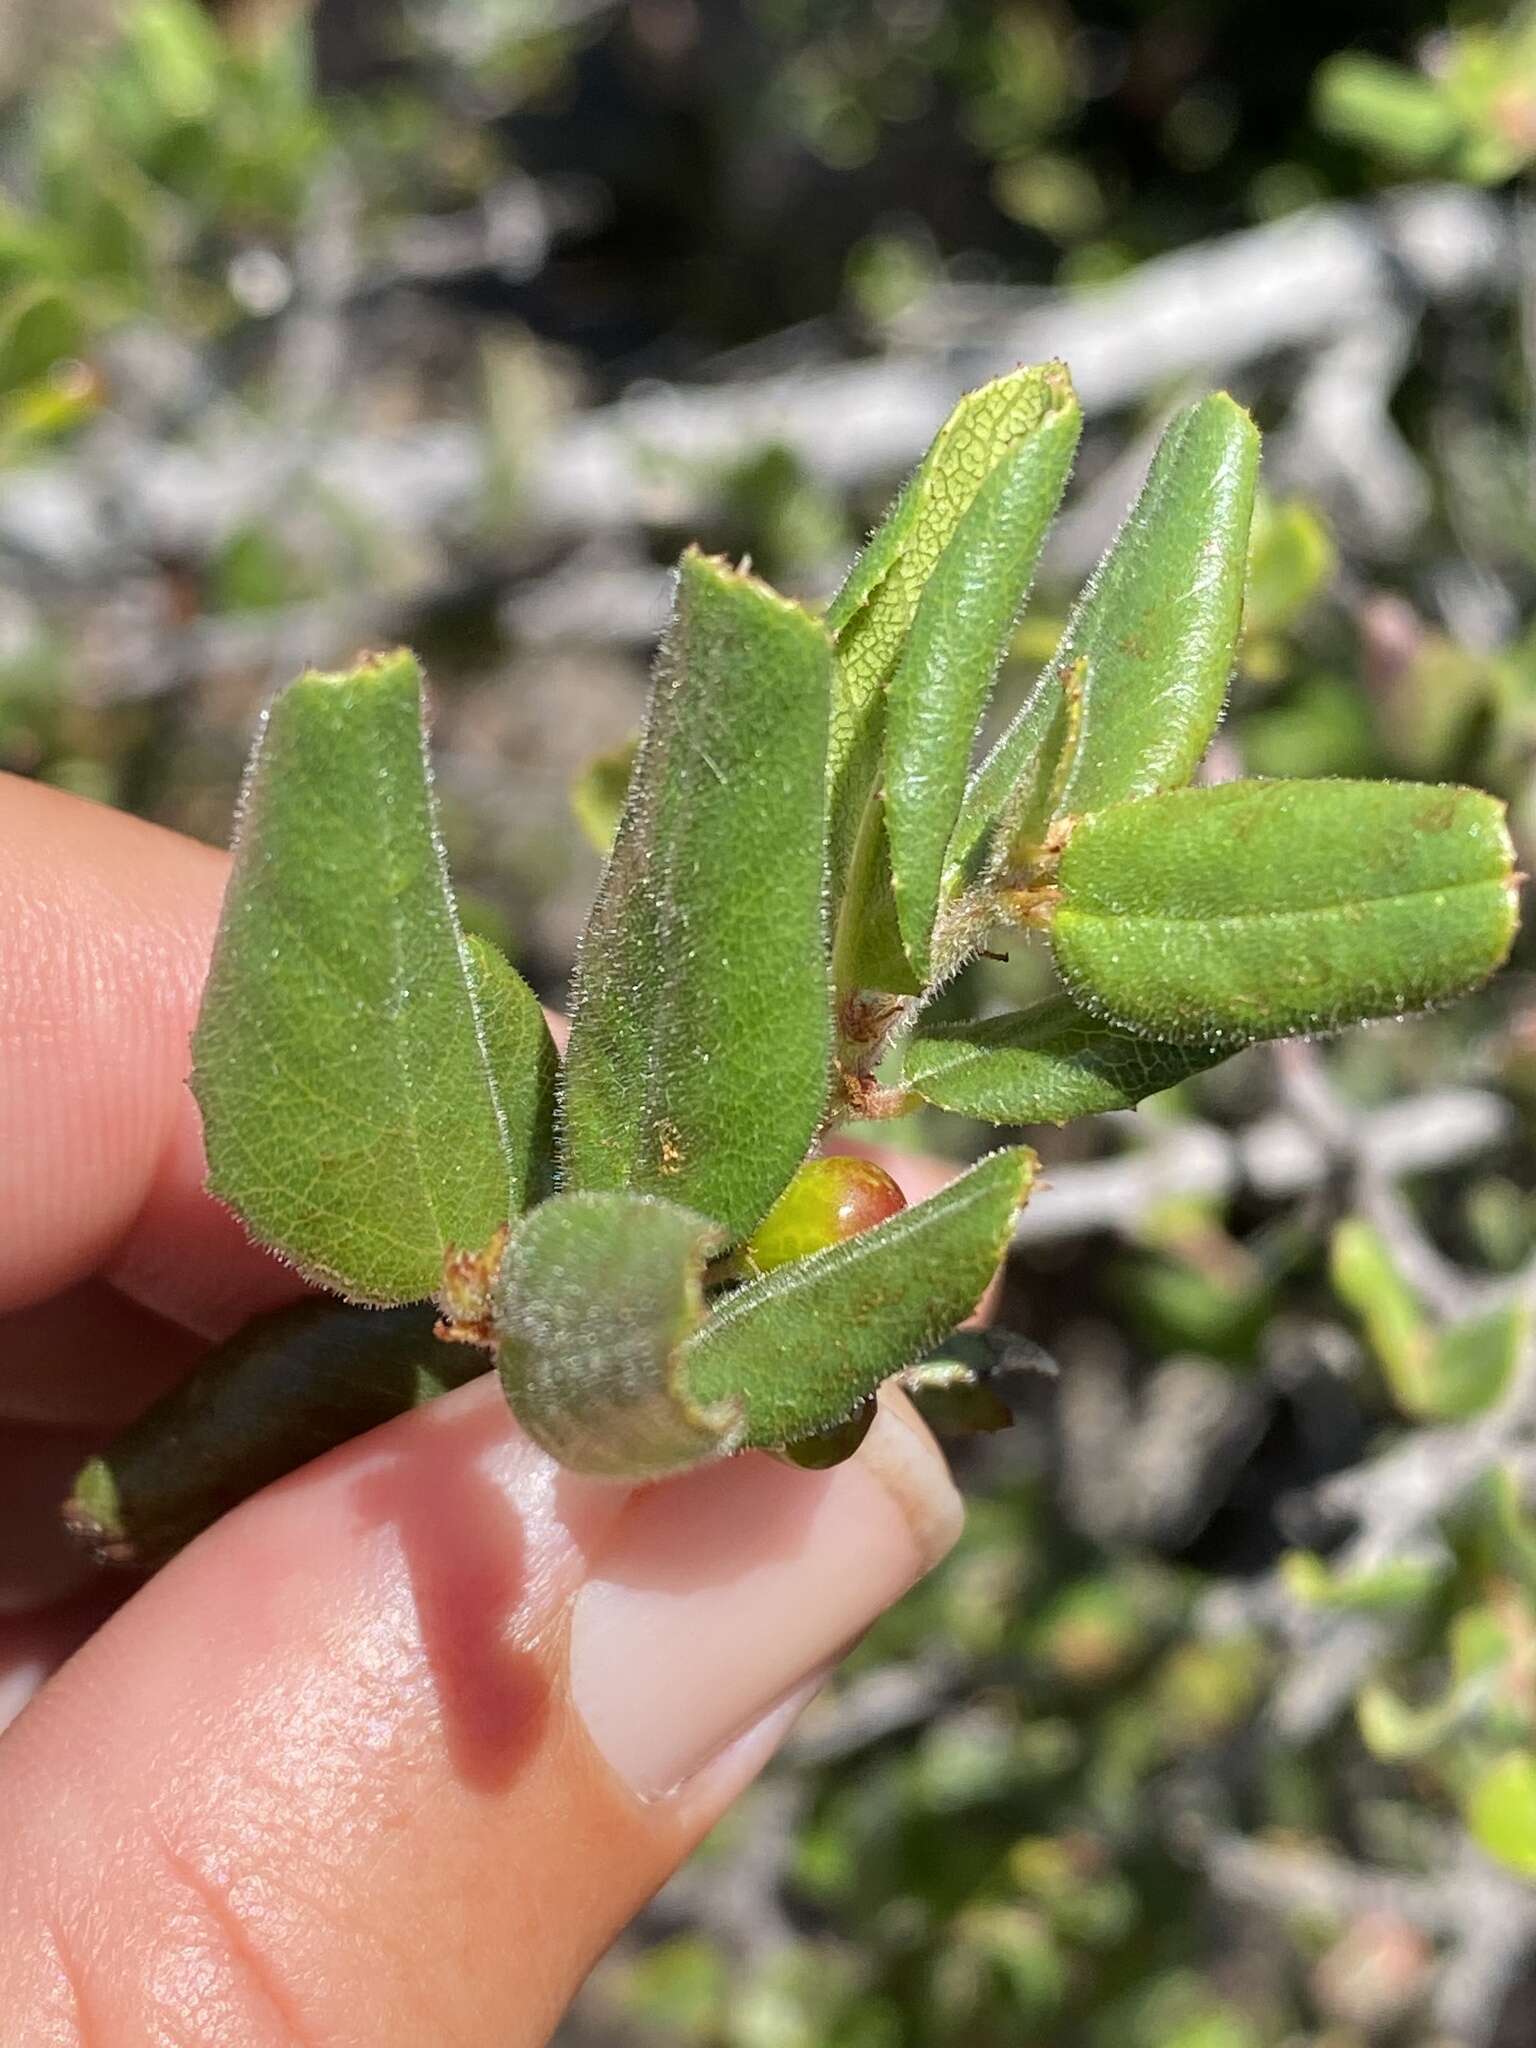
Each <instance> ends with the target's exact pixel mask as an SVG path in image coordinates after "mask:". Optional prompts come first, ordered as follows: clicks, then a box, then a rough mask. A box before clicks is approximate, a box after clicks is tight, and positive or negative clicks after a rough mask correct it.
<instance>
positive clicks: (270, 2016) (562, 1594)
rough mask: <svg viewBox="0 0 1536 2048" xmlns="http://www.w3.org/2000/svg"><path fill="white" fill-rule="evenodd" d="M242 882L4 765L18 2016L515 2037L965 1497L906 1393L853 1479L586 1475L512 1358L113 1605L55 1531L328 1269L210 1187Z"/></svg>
mask: <svg viewBox="0 0 1536 2048" xmlns="http://www.w3.org/2000/svg"><path fill="white" fill-rule="evenodd" d="M225 872H226V862H225V859H224V857H223V856H222V855H220V854H216V853H214V852H212V851H210V850H209V849H208V848H206V847H201V846H197V845H194V844H192V843H191V842H189V841H186V840H183V839H179V838H177V837H175V836H174V835H172V834H170V833H166V832H163V831H160V830H159V829H157V828H155V827H153V826H149V825H145V824H142V823H140V822H138V821H135V820H132V819H128V818H125V817H122V816H120V815H119V814H117V813H114V812H111V811H108V810H104V809H102V808H100V807H98V806H95V805H91V804H87V803H84V802H82V801H81V800H79V799H76V798H72V797H68V796H65V795H61V794H59V793H57V792H55V791H51V790H47V789H44V788H42V787H40V786H38V785H35V784H30V783H24V782H20V781H17V780H15V779H13V778H10V777H5V776H0V1721H4V1720H5V1719H7V1718H9V1717H10V1716H11V1715H13V1714H14V1715H15V1718H14V1720H12V1721H11V1725H10V1726H9V1728H8V1729H7V1731H6V1732H5V1733H4V1735H0V2014H3V2015H4V2016H5V2017H4V2025H3V2028H0V2032H3V2034H4V2038H5V2040H6V2041H7V2042H8V2043H9V2042H10V2041H13V2040H14V2041H15V2042H17V2043H18V2044H20V2043H25V2044H26V2048H87V2044H89V2048H119V2044H121V2048H161V2044H164V2048H183V2044H185V2048H193V2044H196V2048H290V2044H303V2048H394V2044H401V2048H404V2044H406V2043H409V2044H410V2048H423V2044H424V2043H427V2042H430V2043H432V2044H433V2048H458V2044H464V2048H488V2044H490V2043H492V2042H494V2043H496V2044H498V2048H523V2044H532V2043H537V2042H541V2041H544V2040H546V2039H547V2038H548V2036H549V2034H550V2031H551V2030H552V2028H553V2027H554V2025H555V2023H556V2021H557V2020H558V2018H559V2015H560V2013H561V2011H562V2010H563V2009H564V2007H565V2005H566V2004H567V2002H568V2001H569V1999H570V1997H571V1995H572V1993H573V1991H574V1990H575V1988H576V1986H577V1985H578V1984H579V1983H580V1981H581V1979H582V1977H583V1976H584V1975H585V1973H586V1971H587V1970H588V1969H589V1968H590V1966H591V1964H592V1962H593V1961H594V1959H595V1958H596V1957H597V1956H598V1955H599V1954H600V1953H601V1951H602V1950H603V1948H604V1947H605V1946H606V1945H607V1943H608V1942H609V1941H610V1940H611V1939H612V1937H613V1935H614V1934H615V1933H616V1931H617V1930H618V1929H619V1928H620V1927H621V1926H622V1925H623V1924H624V1922H625V1921H626V1920H627V1919H628V1918H630V1917H631V1916H632V1915H633V1913H634V1912H635V1910H636V1909H637V1907H638V1906H639V1905H640V1904H641V1903H642V1902H643V1900H644V1899H645V1898H646V1897H647V1896H648V1895H649V1894H650V1893H651V1892H652V1891H654V1890H655V1888H656V1887H657V1886H658V1885H659V1884H660V1883H661V1882H662V1881H663V1880H664V1879H665V1878H666V1877H667V1876H668V1875H669V1874H670V1872H671V1871H672V1870H673V1869H674V1868H675V1867H676V1865H677V1864H678V1863H679V1862H680V1861H681V1860H682V1859H683V1857H684V1856H686V1855H687V1853H688V1851H689V1850H690V1849H691V1848H692V1847H693V1845H694V1844H695V1843H696V1842H697V1841H698V1840H699V1838H700V1837H701V1835H703V1834H704V1833H705V1832H706V1831H707V1830H708V1829H709V1828H710V1827H711V1826H712V1825H713V1824H714V1822H715V1821H716V1820H717V1819H718V1818H719V1816H720V1814H721V1813H722V1812H723V1810H724V1809H725V1807H726V1806H727V1805H728V1804H729V1803H730V1801H731V1800H732V1799H733V1798H734V1797H735V1796H736V1795H737V1794H738V1793H739V1792H740V1791H741V1789H742V1788H743V1786H744V1785H745V1784H746V1783H747V1782H749V1781H750V1779H751V1778H752V1777H753V1776H754V1775H755V1774H756V1772H757V1771H758V1770H759V1769H760V1768H761V1767H762V1765H763V1764H764V1763H765V1762H766V1761H767V1759H768V1757H769V1756H770V1755H771V1753H772V1751H773V1750H774V1748H775V1747H776V1746H777V1744H778V1743H779V1742H780V1741H781V1740H782V1738H783V1736H784V1735H785V1734H786V1733H787V1731H788V1729H789V1727H790V1726H791V1725H792V1723H793V1720H794V1718H795V1715H796V1714H797V1713H798V1712H799V1710H800V1709H801V1708H802V1707H803V1705H804V1704H805V1701H806V1699H807V1698H808V1697H809V1696H810V1693H811V1692H812V1691H813V1690H814V1688H815V1685H816V1684H817V1682H818V1681H819V1679H820V1678H821V1677H822V1676H823V1675H824V1673H825V1671H826V1670H827V1668H828V1667H829V1666H830V1665H831V1664H832V1663H834V1662H835V1661H836V1659H837V1657H838V1655H839V1654H840V1652H841V1651H842V1650H843V1649H844V1648H845V1647H846V1645H847V1643H848V1642H849V1641H850V1640H852V1639H853V1638H855V1637H856V1636H857V1635H858V1634H859V1633H860V1632H861V1631H862V1630H863V1629H864V1628H865V1627H866V1626H867V1625H868V1624H869V1622H870V1621H872V1620H873V1619H874V1618H875V1616H876V1615H877V1614H878V1613H879V1612H880V1611H881V1610H882V1609H883V1608H884V1607H886V1606H887V1605H889V1604H890V1603H891V1602H892V1601H893V1600H895V1599H897V1598H899V1597H900V1595H901V1593H902V1592H903V1591H904V1590H905V1589H906V1588H907V1587H908V1586H909V1585H910V1584H911V1583H912V1582H913V1581H914V1580H915V1579H916V1578H918V1577H919V1576H921V1574H922V1572H924V1571H925V1570H927V1569H928V1568H929V1567H930V1566H931V1565H932V1564H933V1563H934V1562H936V1561H937V1559H938V1558H939V1557H940V1556H942V1555H943V1553H944V1552H945V1551H946V1550H947V1549H948V1548H949V1546H950V1544H951V1543H952V1542H953V1540H954V1538H955V1536H956V1534H957V1533H958V1529H959V1522H960V1508H959V1502H958V1499H957V1497H956V1495H955V1492H954V1489H953V1487H952V1486H951V1484H950V1481H949V1478H948V1475H947V1473H946V1471H945V1469H944V1466H943V1462H942V1460H941V1458H940V1457H939V1455H938V1453H937V1451H936V1450H935V1448H934V1446H933V1444H932V1442H931V1440H930V1439H929V1438H928V1436H927V1433H926V1431H925V1430H923V1428H922V1426H921V1424H920V1423H918V1422H917V1420H916V1418H915V1417H914V1416H913V1415H912V1413H911V1411H910V1409H909V1408H907V1407H906V1405H905V1404H904V1403H902V1402H901V1401H900V1400H899V1399H895V1398H890V1397H883V1398H882V1409H881V1415H880V1419H879V1421H878V1422H877V1424H876V1426H875V1428H874V1429H873V1430H872V1431H871V1433H870V1435H869V1437H868V1438H867V1439H866V1441H865V1444H864V1446H863V1448H862V1449H861V1450H860V1452H859V1453H858V1455H857V1456H856V1457H855V1458H853V1459H851V1460H850V1461H849V1462H848V1463H847V1464H844V1465H841V1466H839V1467H837V1468H836V1469H835V1470H833V1471H830V1472H823V1473H812V1472H801V1471H797V1470H793V1469H791V1468H790V1467H788V1466H786V1465H781V1464H778V1463H776V1462H774V1461H772V1460H770V1459H766V1458H761V1457H750V1458H744V1459H737V1460H733V1461H731V1462H730V1463H729V1464H727V1465H722V1466H716V1467H711V1468H709V1469H707V1470H703V1471H699V1472H695V1473H691V1474H688V1475H686V1476H685V1477H683V1478H681V1479H678V1480H674V1481H670V1482H667V1483H666V1484H665V1485H662V1486H652V1487H648V1488H643V1489H630V1488H625V1487H620V1486H617V1485H612V1484H607V1483H602V1482H595V1481H589V1480H583V1479H578V1478H575V1477H573V1476H572V1475H570V1474H567V1473H562V1472H560V1471H559V1470H558V1469H557V1468H555V1467H554V1466H553V1465H552V1464H551V1463H550V1461H549V1460H548V1459H547V1458H546V1457H545V1456H544V1454H543V1453H542V1452H540V1451H538V1450H537V1449H536V1448H535V1447H534V1446H533V1445H531V1444H530V1443H529V1442H528V1441H527V1440H526V1439H525V1438H523V1437H522V1436H520V1434H519V1432H518V1431H517V1429H516V1426H515V1424H514V1423H513V1422H512V1420H511V1418H510V1416H509V1414H508V1412H507V1409H506V1405H505V1402H504V1401H503V1399H502V1397H501V1394H500V1390H499V1388H498V1387H497V1386H496V1384H495V1382H494V1379H492V1378H487V1379H483V1380H480V1381H477V1382H476V1383H474V1384H473V1385H471V1386H468V1387H465V1388H463V1389H461V1390H460V1391H459V1392H457V1393H455V1394H451V1395H448V1396H446V1397H445V1398H444V1399H442V1400H441V1401H438V1402H435V1403H433V1404H432V1405H431V1406H430V1407H429V1408H426V1409H423V1410H420V1411H418V1412H416V1413H415V1414H412V1415H408V1416H404V1417H402V1418H400V1419H399V1420H398V1421H396V1422H393V1423H390V1424H389V1425H387V1426H386V1427H385V1428H383V1429H380V1430H376V1431H374V1432H372V1433H371V1434H370V1435H369V1436H367V1437H364V1438H360V1439H358V1440H357V1441H356V1442H354V1443H352V1444H349V1445H346V1446H344V1447H343V1448H342V1449H340V1450H338V1451H335V1452H333V1453H331V1454H330V1455H329V1456H328V1457H325V1458H322V1459H319V1460H317V1461H316V1462H315V1463H314V1464H312V1465H310V1466H308V1467H306V1468H305V1469H304V1470H303V1471H302V1472H299V1473H296V1474H295V1475H293V1477H292V1478H290V1479H288V1480H285V1481H284V1482H282V1483H281V1484H280V1485H278V1486H275V1487H272V1488H269V1489H268V1490H267V1491H266V1492H265V1493H263V1494H261V1495H259V1496H258V1497H257V1498H256V1499H254V1500H252V1501H250V1502H248V1503H246V1505H245V1506H243V1507H241V1508H240V1509H238V1510H237V1511H236V1512H235V1513H233V1514H231V1515H229V1516H227V1517H225V1519H224V1520H223V1521H222V1522H220V1523H219V1524H218V1525H217V1526H216V1527H215V1528H213V1529H211V1530H209V1531H208V1532H207V1533H206V1534H205V1535H204V1536H202V1537H201V1538H199V1539H198V1541H197V1542H195V1543H194V1544H192V1545H191V1546H190V1547H189V1548H188V1549H187V1550H186V1551H184V1552H183V1553H182V1554H181V1555H180V1556H179V1557H178V1558H177V1559H176V1560H175V1561H174V1562H173V1563H172V1564H171V1565H170V1566H169V1567H167V1569H166V1570H165V1571H163V1572H162V1573H161V1574H159V1575H158V1576H157V1577H156V1578H154V1579H152V1580H150V1581H149V1582H148V1583H147V1584H143V1585H140V1586H137V1588H136V1589H135V1590H132V1592H131V1597H128V1598H126V1599H125V1597H124V1596H125V1593H127V1592H128V1591H129V1590H130V1587H131V1586H133V1585H134V1582H129V1581H124V1580H120V1579H112V1578H110V1577H108V1576H106V1575H104V1574H102V1573H101V1572H99V1571H97V1570H96V1569H95V1568H93V1567H92V1566H91V1565H90V1564H89V1563H88V1561H87V1560H86V1559H85V1558H84V1557H83V1556H82V1555H81V1554H79V1553H77V1552H76V1551H74V1550H73V1549H72V1548H71V1547H70V1545H69V1543H68V1541H67V1540H66V1538H65V1536H64V1534H63V1532H62V1530H61V1527H60V1524H59V1521H58V1514H57V1503H58V1501H59V1499H60V1497H61V1495H62V1493H63V1492H64V1490H65V1487H66V1485H67V1479H68V1475H69V1473H70V1472H71V1471H72V1470H73V1468H74V1467H75V1465H76V1464H77V1463H78V1462H79V1459H80V1458H81V1456H82V1455H83V1454H84V1453H85V1452H87V1451H89V1450H90V1449H91V1448H92V1447H94V1446H95V1445H96V1444H98V1443H100V1442H101V1441H102V1440H103V1438H104V1437H105V1436H106V1435H107V1434H109V1433H110V1432H111V1430H112V1429H114V1428H115V1427H117V1426H119V1425H120V1424H121V1423H122V1422H124V1421H125V1420H127V1419H128V1418H129V1417H130V1416H131V1415H133V1414H134V1413H136V1412H137V1411H138V1410H139V1409H140V1408H142V1407H143V1405H144V1404H145V1402H146V1401H147V1400H149V1399H151V1398H152V1397H153V1396H154V1395H155V1394H157V1393H158V1392H160V1391H161V1390H162V1389H163V1388H165V1387H166V1386H168V1385H170V1384H172V1383H173V1382H174V1381H175V1380H176V1379H177V1378H178V1377H179V1376H180V1375H182V1374H184V1373H185V1372H186V1371H188V1370H189V1369H190V1368H191V1366H193V1365H194V1364H195V1363H196V1360H197V1358H198V1356H199V1355H200V1353H201V1351H202V1350H203V1349H204V1348H205V1347H206V1345H207V1343H208V1342H209V1341H210V1340H213V1339H217V1338H218V1337H221V1336H223V1335H226V1334H227V1333H229V1332H230V1331H232V1330H234V1329H236V1328H237V1327H238V1326H239V1325H240V1323H241V1322H242V1321H243V1320H244V1319H245V1318H246V1317H247V1316H249V1315H250V1314H252V1313H254V1312H255V1311H257V1310H260V1309H264V1308H270V1307H273V1306H276V1305H278V1304H280V1303H282V1302H284V1301H286V1300H289V1299H291V1298H292V1297H293V1296H294V1295H295V1293H296V1292H299V1291H301V1288H300V1285H299V1283H298V1282H297V1280H296V1279H295V1276H294V1275H293V1274H292V1273H291V1272H290V1271H287V1270H286V1269H284V1268H283V1267H282V1266H281V1265H280V1264H279V1263H278V1262H277V1261H276V1260H274V1259H273V1258H271V1257H270V1256H268V1255H267V1254H265V1253H263V1252H261V1251H260V1250H258V1249H257V1248H255V1247H253V1246H252V1245H251V1244H249V1243H248V1242H247V1240H246V1239H245V1237H244V1236H243V1234H242V1232H241V1230H240V1228H239V1226H238V1224H237V1223H236V1222H235V1220H234V1219H233V1217H231V1216H230V1215H229V1214H228V1213H227V1212H225V1211H224V1210H222V1209H221V1208H220V1207H219V1206H218V1205H217V1204H215V1203H214V1202H213V1201H212V1200H211V1199H210V1198H209V1197H208V1196H207V1195H206V1193H205V1192H204V1191H203V1186H202V1177H203V1162H202V1148H201V1140H200V1136H199V1130H198V1124H197V1117H196V1112H195V1109H194V1106H193V1103H192V1100H191V1097H190V1095H189V1093H188V1091H187V1089H186V1086H185V1076H186V1069H187V1036H188V1032H189V1030H190V1028H191V1024H192V1020H193V1017H194V1015H195V1012H196V1007H197V1001H198V995H199V991H200V989H201V985H202V979H203V975H204V972H205V970H206V965H207V957H208V949H209V946H210V943H211V940H212V935H213V928H214V924H215V921H216V918H217V914H218V907H219V900H220V895H221V892H222V888H223V883H224V877H225ZM887 1163H888V1164H889V1163H891V1162H889V1161H887ZM900 1177H901V1178H902V1179H903V1180H904V1182H905V1184H906V1188H907V1192H908V1194H909V1195H912V1196H917V1195H920V1194H922V1193H925V1192H928V1191H929V1189H930V1188H931V1186H932V1185H933V1184H935V1181H936V1179H937V1178H940V1177H942V1176H938V1175H936V1174H935V1173H934V1171H933V1170H932V1169H928V1170H926V1171H925V1170H924V1169H922V1168H920V1167H919V1166H917V1165H916V1164H912V1163H909V1164H908V1165H907V1166H904V1167H902V1168H900Z"/></svg>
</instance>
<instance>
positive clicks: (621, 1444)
mask: <svg viewBox="0 0 1536 2048" xmlns="http://www.w3.org/2000/svg"><path fill="white" fill-rule="evenodd" d="M721 1242H722V1240H721V1234H720V1232H719V1231H718V1230H717V1229H716V1228H715V1227H714V1225H713V1224H711V1223H708V1222H706V1220H705V1219H704V1218H703V1217H702V1216H695V1215H693V1214H692V1213H691V1212H690V1211H689V1210H687V1209H681V1208H678V1207H677V1206H676V1205H675V1204H674V1203H671V1202H663V1201H658V1200H656V1199H655V1198H654V1197H652V1196H647V1195H631V1194H578V1195H556V1196H554V1197H553V1198H552V1199H551V1200H550V1201H548V1202H545V1203H543V1204H542V1206H541V1207H539V1208H537V1209H535V1210H534V1211H533V1212H532V1213H531V1214H530V1215H529V1216H528V1217H526V1218H525V1219H524V1221H523V1223H522V1224H521V1225H520V1226H519V1228H518V1229H517V1231H516V1232H515V1233H514V1234H513V1237H512V1241H511V1243H510V1244H509V1246H508V1247H507V1253H506V1257H505V1258H504V1259H503V1261H502V1267H501V1276H500V1281H499V1284H498V1288H497V1313H496V1321H497V1328H498V1331H499V1333H500V1340H501V1341H500V1348H499V1350H498V1353H497V1365H498V1368H499V1370H500V1372H501V1379H502V1384H503V1386H504V1387H505V1388H506V1393H507V1400H508V1402H509V1403H510V1405H511V1408H512V1412H513V1413H514V1414H515V1415H516V1417H517V1419H518V1421H519V1422H521V1424H522V1425H523V1427H524V1429H526V1430H527V1432H528V1434H529V1435H530V1436H531V1437H533V1438H534V1439H535V1441H536V1442H538V1443H541V1444H542V1445H543V1446H544V1448H545V1449H546V1450H547V1451H549V1452H550V1454H551V1455H552V1456H553V1457H556V1458H558V1459H559V1460H560V1462H561V1463H562V1464H563V1465H567V1466H569V1467H571V1468H572V1469H573V1470H575V1471H578V1472H590V1473H594V1474H597V1475H600V1476H603V1477H607V1478H618V1479H653V1478H658V1477H660V1476H661V1475H662V1474H663V1473H666V1472H675V1471H679V1470H681V1469H683V1468H684V1467H686V1466H688V1465H696V1464H698V1463H699V1461H700V1460H701V1459H703V1458H709V1457H713V1456H716V1455H718V1454H719V1453H721V1452H724V1451H728V1450H731V1449H733V1448H734V1447H735V1445H736V1444H737V1443H738V1442H739V1441H740V1440H741V1410H740V1404H739V1403H738V1402H737V1401H736V1400H735V1399H734V1397H733V1395H732V1394H731V1393H730V1392H729V1391H727V1392H726V1393H724V1394H722V1395H720V1396H718V1397H711V1398H709V1399H708V1400H707V1401H695V1400H694V1399H692V1398H691V1397H690V1394H689V1391H688V1388H687V1385H686V1383H685V1382H684V1380H683V1379H682V1377H681V1374H682V1359H683V1347H684V1344H685V1342H686V1340H687V1339H688V1337H689V1336H690V1335H691V1334H692V1332H693V1331H694V1330H695V1329H696V1328H697V1327H698V1325H699V1323H700V1321H701V1319H702V1317H703V1314H704V1297H703V1273H704V1266H705V1263H706V1261H707V1260H708V1259H709V1257H710V1256H711V1255H712V1254H713V1253H714V1252H716V1251H718V1250H719V1249H720V1248H721Z"/></svg>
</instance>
